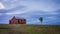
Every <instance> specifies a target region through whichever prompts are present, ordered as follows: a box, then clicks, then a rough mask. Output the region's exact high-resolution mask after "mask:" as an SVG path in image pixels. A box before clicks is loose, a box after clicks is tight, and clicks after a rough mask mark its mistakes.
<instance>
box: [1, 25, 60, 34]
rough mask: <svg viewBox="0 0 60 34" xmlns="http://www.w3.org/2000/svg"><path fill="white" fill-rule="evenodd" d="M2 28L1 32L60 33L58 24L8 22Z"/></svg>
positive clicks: (21, 33)
mask: <svg viewBox="0 0 60 34" xmlns="http://www.w3.org/2000/svg"><path fill="white" fill-rule="evenodd" d="M0 28H2V29H0V34H60V26H58V25H26V24H9V25H7V24H6V25H0ZM3 28H6V29H3Z"/></svg>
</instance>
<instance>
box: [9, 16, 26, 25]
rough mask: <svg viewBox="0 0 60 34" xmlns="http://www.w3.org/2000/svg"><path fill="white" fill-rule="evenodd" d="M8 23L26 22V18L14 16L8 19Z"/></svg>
mask: <svg viewBox="0 0 60 34" xmlns="http://www.w3.org/2000/svg"><path fill="white" fill-rule="evenodd" d="M9 24H26V19H24V18H16V17H15V16H14V17H13V18H12V19H11V20H9Z"/></svg>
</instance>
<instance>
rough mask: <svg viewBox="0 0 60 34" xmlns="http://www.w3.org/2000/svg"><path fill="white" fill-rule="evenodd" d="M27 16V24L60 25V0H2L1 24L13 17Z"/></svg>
mask: <svg viewBox="0 0 60 34" xmlns="http://www.w3.org/2000/svg"><path fill="white" fill-rule="evenodd" d="M13 16H16V17H20V18H25V19H26V20H27V21H26V23H27V24H41V22H40V21H39V18H40V17H43V23H42V24H47V25H60V0H0V24H9V20H10V19H11V18H12V17H13Z"/></svg>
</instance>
